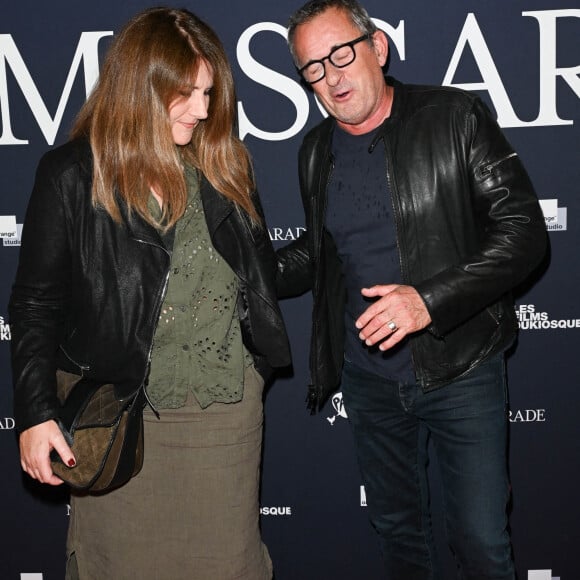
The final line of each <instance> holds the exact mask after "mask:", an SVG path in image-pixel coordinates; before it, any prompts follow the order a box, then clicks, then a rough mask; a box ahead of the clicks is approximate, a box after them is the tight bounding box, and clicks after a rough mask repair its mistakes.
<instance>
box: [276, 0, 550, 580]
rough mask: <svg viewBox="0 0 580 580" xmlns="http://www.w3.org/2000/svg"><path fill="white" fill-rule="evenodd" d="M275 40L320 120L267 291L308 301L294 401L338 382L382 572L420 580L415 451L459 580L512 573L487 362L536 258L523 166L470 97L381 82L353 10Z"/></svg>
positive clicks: (342, 3)
mask: <svg viewBox="0 0 580 580" xmlns="http://www.w3.org/2000/svg"><path fill="white" fill-rule="evenodd" d="M288 39H289V44H290V50H291V52H292V54H293V57H294V60H295V64H296V66H297V68H298V71H299V73H300V74H301V75H302V78H303V80H304V81H305V82H306V83H307V84H309V85H310V86H311V87H312V90H313V91H314V93H315V94H316V96H317V97H318V99H319V101H320V102H321V103H322V104H323V106H324V107H325V109H326V110H327V111H328V113H329V118H327V119H326V120H324V121H323V122H322V123H320V124H319V125H318V126H317V127H315V128H314V129H313V130H312V131H310V133H309V134H308V135H307V136H306V137H305V139H304V142H303V144H302V147H301V150H300V157H299V172H300V186H301V193H302V199H303V203H304V207H305V212H306V225H307V232H306V234H305V235H304V236H303V237H301V238H300V239H299V240H297V241H296V242H295V243H293V244H291V245H290V246H287V247H286V248H283V249H282V250H280V252H279V257H280V263H279V267H280V272H279V274H280V288H281V292H282V294H284V295H294V294H297V293H299V292H302V291H305V290H306V289H308V288H309V287H312V289H313V297H314V306H313V318H314V320H313V329H312V347H311V358H310V364H311V379H312V385H311V387H310V390H309V402H310V405H311V408H313V409H319V408H320V406H321V405H322V404H323V403H324V401H325V400H326V398H327V397H328V396H329V395H330V394H331V393H332V392H333V391H334V390H335V389H336V388H337V387H338V386H339V384H341V385H342V391H343V400H344V402H345V407H346V411H347V414H348V416H349V421H350V423H351V426H352V429H353V433H354V438H355V445H356V450H357V456H358V462H359V467H360V470H361V473H362V478H363V482H364V484H365V488H366V495H367V502H368V509H369V513H370V518H371V521H372V523H373V525H374V527H375V528H376V530H377V532H378V534H379V537H380V540H381V551H382V554H383V557H384V561H385V565H386V568H387V571H388V573H389V576H388V577H389V578H392V579H394V580H415V579H417V580H418V579H432V578H437V577H438V576H437V574H438V572H437V571H436V569H435V568H436V567H435V566H434V564H433V562H434V552H433V543H432V538H431V533H430V520H429V514H428V507H427V506H428V492H427V489H428V486H427V482H426V444H427V437H431V439H432V440H433V442H434V446H435V450H436V452H437V455H438V460H439V464H440V468H441V481H442V485H443V488H444V500H445V510H446V513H445V517H446V526H447V530H448V535H449V538H448V539H449V542H450V544H451V547H452V549H453V552H454V554H455V557H456V561H457V565H458V568H459V574H460V577H461V578H465V579H475V578H477V579H478V580H482V579H484V578H485V579H488V578H489V579H491V578H493V579H497V580H499V579H502V580H503V579H508V578H509V579H512V578H514V565H513V560H512V555H511V545H510V539H509V534H508V531H507V514H506V504H507V502H508V498H509V482H508V476H507V458H506V438H507V408H506V407H507V398H506V383H505V371H504V352H505V350H506V349H507V348H508V347H509V346H510V345H511V344H512V343H513V341H514V338H515V333H516V328H517V324H516V318H515V312H514V307H513V302H512V299H511V296H510V291H511V290H512V289H513V288H514V287H515V286H516V285H518V284H520V283H521V282H522V281H523V280H524V279H526V278H527V277H528V275H529V274H530V272H531V271H532V270H533V269H534V268H535V267H536V266H537V265H538V263H539V262H540V261H541V259H542V257H543V255H544V253H545V249H546V238H547V236H546V232H545V227H544V220H543V217H542V213H541V210H540V207H539V204H538V201H537V198H536V196H535V194H534V191H533V188H532V185H531V183H530V181H529V178H528V176H527V174H526V172H525V170H524V168H523V167H522V164H521V162H520V160H519V158H518V156H517V154H516V153H515V152H514V151H513V149H512V148H511V146H510V145H509V144H508V143H507V141H506V139H505V138H504V136H503V135H502V133H501V131H500V129H499V128H498V126H497V123H496V122H495V120H494V119H493V118H492V117H491V115H490V112H489V111H488V109H487V108H486V107H485V106H484V105H483V104H482V102H481V101H480V99H479V98H478V97H477V96H475V95H473V94H470V93H466V92H463V91H459V90H455V89H451V88H443V87H428V86H408V85H403V84H401V83H399V82H397V81H396V80H394V79H392V78H390V77H387V78H386V79H385V77H384V76H383V71H382V67H383V66H384V65H385V64H386V62H387V56H388V42H387V39H386V37H385V35H384V34H383V33H382V32H381V31H379V30H377V29H376V27H375V26H374V24H373V22H372V21H371V20H370V18H369V16H368V14H367V13H366V11H365V10H364V9H363V8H362V7H361V6H360V5H358V4H357V3H356V2H355V1H354V0H312V1H310V2H308V3H307V4H306V5H304V6H303V7H302V8H301V9H300V10H298V11H297V12H296V13H295V14H294V16H293V17H292V18H291V21H290V26H289V31H288Z"/></svg>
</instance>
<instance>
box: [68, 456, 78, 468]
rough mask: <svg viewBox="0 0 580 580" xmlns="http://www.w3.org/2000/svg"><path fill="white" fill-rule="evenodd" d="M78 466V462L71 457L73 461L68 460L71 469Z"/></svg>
mask: <svg viewBox="0 0 580 580" xmlns="http://www.w3.org/2000/svg"><path fill="white" fill-rule="evenodd" d="M76 464H77V462H76V461H75V460H74V459H73V458H72V457H71V459H69V460H68V466H69V467H74V466H75V465H76Z"/></svg>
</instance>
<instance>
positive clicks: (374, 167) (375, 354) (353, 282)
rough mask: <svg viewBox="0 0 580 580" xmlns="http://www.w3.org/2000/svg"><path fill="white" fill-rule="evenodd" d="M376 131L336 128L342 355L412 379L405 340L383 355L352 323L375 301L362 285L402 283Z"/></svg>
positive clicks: (329, 213) (335, 228)
mask: <svg viewBox="0 0 580 580" xmlns="http://www.w3.org/2000/svg"><path fill="white" fill-rule="evenodd" d="M376 133H377V130H375V131H372V132H370V133H366V134H364V135H351V134H350V133H347V132H346V131H343V130H342V129H340V128H339V127H338V126H337V127H336V129H335V131H334V136H333V141H332V153H333V155H334V159H335V165H334V168H333V170H332V174H331V176H330V182H329V185H328V201H327V208H326V228H327V229H328V231H329V232H330V234H331V235H332V237H333V239H334V241H335V243H336V247H337V249H338V255H339V257H340V260H341V262H342V271H343V274H344V278H345V285H346V290H347V303H346V310H345V325H346V339H345V357H346V359H347V360H349V361H351V362H352V363H354V364H355V365H357V366H358V367H361V368H363V369H365V370H367V371H369V372H372V373H375V374H377V375H379V376H382V377H385V378H388V379H392V380H399V381H405V382H411V381H414V380H415V379H414V374H413V365H412V361H411V353H410V349H409V347H408V345H407V341H406V340H403V341H402V342H401V343H399V344H398V345H397V346H395V347H393V348H392V349H390V350H388V351H386V352H385V353H383V352H381V351H380V350H379V349H378V347H377V346H374V347H367V346H366V345H365V344H364V342H363V341H361V339H360V338H359V337H358V334H359V330H358V329H357V328H356V327H355V325H354V323H355V321H356V319H357V318H358V317H359V316H360V315H361V314H362V313H363V312H364V310H366V308H367V307H368V306H369V305H370V304H371V303H372V300H373V299H368V298H365V297H364V296H363V295H362V294H361V292H360V291H361V288H363V287H364V288H369V287H370V286H374V285H376V284H401V283H402V279H401V266H400V258H399V251H398V248H397V237H396V231H395V222H394V217H393V205H392V201H391V192H390V190H389V186H388V182H387V161H386V157H385V151H384V143H383V141H382V140H380V141H379V142H378V143H377V144H376V146H375V147H374V148H371V147H370V146H371V143H372V142H373V139H374V138H375V136H376Z"/></svg>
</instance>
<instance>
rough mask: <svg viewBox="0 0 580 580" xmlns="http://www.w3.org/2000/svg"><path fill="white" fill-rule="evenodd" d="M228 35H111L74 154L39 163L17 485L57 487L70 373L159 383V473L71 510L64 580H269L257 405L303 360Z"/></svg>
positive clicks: (150, 427)
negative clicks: (60, 380)
mask: <svg viewBox="0 0 580 580" xmlns="http://www.w3.org/2000/svg"><path fill="white" fill-rule="evenodd" d="M234 117H235V97H234V89H233V80H232V74H231V70H230V67H229V64H228V62H227V57H226V55H225V52H224V49H223V47H222V45H221V43H220V41H219V40H218V38H217V37H216V35H215V33H214V32H213V31H212V30H211V29H210V28H209V27H208V26H207V25H206V24H205V23H203V22H202V21H201V20H199V19H198V18H197V17H196V16H194V15H193V14H191V13H190V12H188V11H186V10H170V9H164V8H155V9H151V10H147V11H145V12H143V13H142V14H140V15H138V16H136V17H135V18H134V19H133V20H132V21H130V22H129V23H128V25H126V27H125V28H124V29H123V31H122V32H121V33H120V34H119V35H118V36H117V37H116V39H115V40H114V42H113V45H112V46H111V48H110V50H109V52H108V55H107V58H106V61H105V63H104V66H103V70H102V73H101V77H100V80H99V83H98V85H97V87H96V88H95V90H94V92H93V93H92V95H91V96H90V98H89V99H88V101H87V103H86V104H85V106H84V107H83V108H82V110H81V111H80V113H79V116H78V118H77V121H76V124H75V126H74V129H73V131H72V139H71V141H70V142H69V143H67V144H65V145H64V146H62V147H59V148H57V149H55V150H53V151H51V152H49V153H47V154H46V155H45V156H44V157H43V159H42V160H41V162H40V164H39V168H38V172H37V175H36V182H35V186H34V190H33V193H32V196H31V200H30V204H29V208H28V211H27V216H26V220H25V226H24V232H23V239H22V248H21V255H20V264H19V268H18V273H17V277H16V282H15V285H14V288H13V294H12V298H11V304H10V315H11V320H10V323H11V329H12V345H13V375H14V384H15V417H16V421H17V428H18V430H19V433H20V450H21V462H22V467H23V469H24V470H25V471H26V472H27V473H28V474H29V475H31V476H32V477H33V478H35V479H37V480H39V481H41V482H44V483H47V484H50V485H59V484H60V483H61V480H60V479H59V478H58V477H56V476H55V475H54V474H53V473H52V471H51V469H50V463H49V453H50V452H51V450H53V449H54V450H55V451H56V452H57V453H58V454H59V455H60V457H61V459H62V460H63V462H64V463H65V464H67V465H70V466H74V464H75V458H74V457H73V454H72V452H71V449H70V448H69V447H68V445H67V444H66V442H65V440H64V438H63V436H62V435H61V433H60V431H59V429H58V427H57V424H56V422H55V419H56V418H57V417H58V411H59V402H58V399H57V395H56V383H55V373H56V370H57V369H61V370H64V371H66V372H69V373H74V374H76V375H84V376H87V377H88V378H91V379H95V380H99V381H104V382H112V383H114V384H115V387H116V389H118V392H119V393H120V394H121V395H122V394H123V393H124V392H126V393H129V392H133V391H134V390H135V388H136V387H137V386H139V385H141V384H142V383H144V384H145V385H146V393H147V398H148V401H149V403H150V404H149V406H148V407H147V408H146V409H145V412H144V420H145V431H144V438H145V461H144V465H143V468H142V470H141V472H140V473H139V474H138V475H137V476H136V477H134V478H133V479H131V480H130V481H129V482H128V483H127V484H126V485H124V486H122V487H120V488H118V489H116V490H114V491H112V492H109V493H106V494H104V495H90V494H85V495H82V494H75V493H74V492H73V497H72V499H71V505H72V512H71V518H70V525H69V533H68V538H67V578H81V579H84V578H91V579H92V578H99V579H100V578H118V579H123V578H160V579H166V578H172V579H178V578H188V579H191V578H194V579H195V578H198V579H204V580H205V579H207V578H216V579H217V578H220V579H228V578H247V579H248V580H259V579H262V578H263V579H266V578H271V576H272V572H271V562H270V559H269V556H268V553H267V550H266V548H265V547H264V545H263V544H262V542H261V539H260V533H259V527H258V487H259V466H260V452H261V438H262V388H263V383H264V378H265V377H266V376H267V375H268V374H269V373H270V371H271V369H272V368H273V367H279V366H285V365H288V364H289V362H290V356H289V348H288V343H287V337H286V333H285V330H284V325H283V322H282V319H281V315H280V311H279V309H278V306H277V304H276V301H275V297H274V290H273V278H274V275H275V260H274V256H273V251H272V248H271V244H270V241H269V238H268V235H267V232H266V230H265V228H264V225H263V221H262V216H261V214H260V211H261V210H260V207H259V203H258V199H257V197H256V196H255V195H254V193H253V192H254V184H253V180H252V170H251V166H250V161H249V156H248V153H247V151H246V149H245V148H244V146H243V145H242V143H241V142H240V141H239V140H238V139H237V138H236V137H235V136H234Z"/></svg>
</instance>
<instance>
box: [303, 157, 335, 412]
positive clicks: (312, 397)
mask: <svg viewBox="0 0 580 580" xmlns="http://www.w3.org/2000/svg"><path fill="white" fill-rule="evenodd" d="M329 158H330V170H329V172H328V176H327V178H326V184H325V187H324V197H323V200H322V206H321V207H320V212H317V213H316V215H314V216H313V217H314V218H315V219H314V220H313V221H314V223H315V225H317V222H320V228H315V230H314V231H317V230H318V231H320V236H319V238H318V240H316V244H317V248H316V252H317V254H316V255H317V257H318V261H319V262H320V255H321V249H322V236H323V235H324V231H323V230H324V220H325V217H326V207H327V201H328V186H329V184H330V178H331V177H332V172H333V171H334V158H333V157H332V155H330V156H329ZM312 207H313V208H316V204H314V203H313V204H312ZM318 213H320V216H319V215H318ZM319 267H320V266H318V267H317V271H318V270H319ZM320 277H321V274H320V273H318V275H317V276H315V278H314V294H313V296H318V295H319V290H320ZM312 333H313V337H312V338H313V344H314V345H315V348H314V352H313V353H312V354H313V359H314V361H313V362H314V364H313V367H314V369H316V372H318V359H317V348H318V318H317V317H315V318H314V325H313V329H312ZM315 380H316V384H311V385H309V388H308V397H307V405H306V407H307V408H308V409H310V413H311V414H312V415H314V413H315V412H316V410H317V407H318V406H319V405H320V384H319V383H320V380H319V379H318V377H316V378H315Z"/></svg>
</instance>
